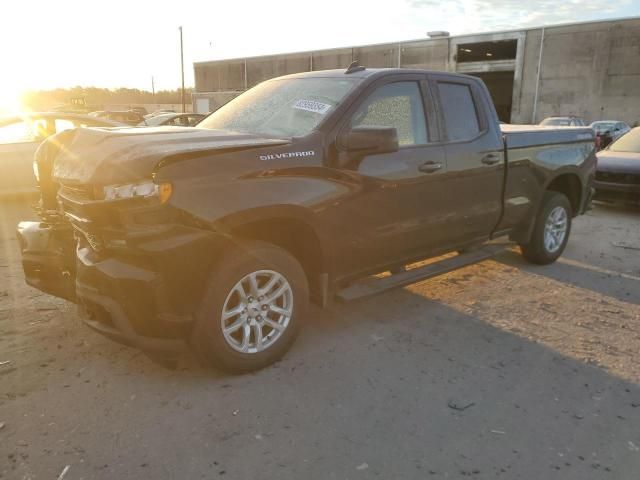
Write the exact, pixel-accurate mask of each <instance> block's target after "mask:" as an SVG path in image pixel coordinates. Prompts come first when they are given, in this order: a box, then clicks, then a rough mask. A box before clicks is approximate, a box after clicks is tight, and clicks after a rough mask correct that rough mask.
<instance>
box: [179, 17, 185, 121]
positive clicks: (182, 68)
mask: <svg viewBox="0 0 640 480" xmlns="http://www.w3.org/2000/svg"><path fill="white" fill-rule="evenodd" d="M180 69H181V71H182V94H181V98H182V113H185V112H184V49H183V46H182V27H180Z"/></svg>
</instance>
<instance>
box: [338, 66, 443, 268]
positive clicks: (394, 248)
mask: <svg viewBox="0 0 640 480" xmlns="http://www.w3.org/2000/svg"><path fill="white" fill-rule="evenodd" d="M383 80H384V81H383V82H378V83H376V84H374V85H373V86H372V87H370V88H369V89H368V90H367V91H366V93H365V94H364V96H363V98H362V100H361V101H360V102H359V103H357V106H355V107H354V108H352V110H351V112H350V113H349V114H348V115H347V118H348V120H347V121H346V122H345V124H344V125H343V126H342V127H341V132H345V131H348V130H349V129H351V128H353V127H363V126H376V127H393V128H395V129H396V130H397V132H398V140H399V150H398V151H396V152H393V153H384V154H372V155H364V156H356V155H353V154H351V153H348V152H344V151H343V152H341V153H340V157H341V159H340V163H341V164H342V165H343V169H344V170H345V171H348V172H350V175H351V177H352V178H353V180H354V182H356V183H357V185H358V187H357V191H358V193H356V194H355V195H353V196H351V197H350V198H348V199H346V200H345V201H344V202H343V204H342V205H341V208H340V212H341V213H340V215H339V217H337V218H335V219H334V222H335V225H336V228H339V231H340V236H339V238H337V244H338V248H337V251H338V252H339V256H340V257H341V258H340V261H339V265H337V269H338V270H339V271H338V275H340V274H341V273H342V274H345V275H349V274H355V273H357V272H364V271H367V270H369V271H371V270H374V269H375V268H377V267H381V266H386V265H390V264H393V263H396V262H398V263H399V262H403V261H404V260H407V259H410V258H412V257H416V256H420V255H424V254H425V253H426V252H429V251H430V250H432V249H434V248H436V247H437V245H438V244H439V243H440V241H441V239H442V238H443V232H442V229H441V227H442V225H443V224H444V223H445V222H446V215H443V210H442V209H443V203H444V199H445V198H446V187H445V185H443V184H442V182H441V181H440V179H441V178H442V176H443V173H444V172H445V171H446V163H445V154H444V149H443V147H442V146H441V145H439V144H437V143H436V141H437V140H438V127H437V122H436V121H435V113H434V110H433V103H432V102H431V97H430V95H429V93H428V90H427V88H428V87H427V83H426V81H425V80H426V78H425V77H424V76H422V75H416V74H398V75H396V76H393V77H385V78H384V79H383ZM338 144H339V140H338ZM339 225H340V227H339Z"/></svg>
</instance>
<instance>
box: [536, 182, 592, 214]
mask: <svg viewBox="0 0 640 480" xmlns="http://www.w3.org/2000/svg"><path fill="white" fill-rule="evenodd" d="M544 191H545V192H546V191H553V192H558V193H562V194H563V195H565V196H566V197H567V198H568V199H569V203H571V209H572V212H571V213H572V216H574V217H575V216H577V215H579V213H580V206H581V205H582V200H583V199H582V195H583V192H584V188H583V186H582V180H581V179H580V175H579V174H578V173H576V172H573V171H565V172H562V173H560V174H558V175H556V176H554V177H553V178H552V179H550V180H549V182H547V185H546V186H545V188H544Z"/></svg>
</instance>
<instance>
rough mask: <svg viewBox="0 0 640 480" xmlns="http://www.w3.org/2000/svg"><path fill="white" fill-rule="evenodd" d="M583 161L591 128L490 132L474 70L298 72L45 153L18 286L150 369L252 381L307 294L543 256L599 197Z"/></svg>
mask: <svg viewBox="0 0 640 480" xmlns="http://www.w3.org/2000/svg"><path fill="white" fill-rule="evenodd" d="M594 147H595V139H594V134H593V131H592V130H591V129H590V128H587V127H585V128H558V129H553V128H544V127H533V126H521V127H516V126H505V125H503V126H501V125H500V124H499V122H498V118H497V116H496V112H495V109H494V107H493V104H492V102H491V99H490V95H489V93H488V91H487V89H486V87H485V86H484V84H483V83H482V81H480V80H478V79H477V78H473V77H469V76H464V75H456V74H447V73H439V72H428V71H422V70H404V69H365V68H363V67H358V66H352V67H350V68H349V69H348V70H346V71H345V70H339V71H338V70H335V71H322V72H310V73H301V74H296V75H290V76H286V77H282V78H277V79H273V80H269V81H267V82H264V83H262V84H260V85H258V86H257V87H255V88H253V89H251V90H249V91H247V92H246V93H244V94H242V95H241V96H239V97H238V98H236V99H235V100H233V101H232V102H230V103H229V104H227V105H226V106H224V107H222V108H221V109H219V110H218V111H216V112H215V113H213V114H212V115H210V116H209V117H207V118H206V119H205V120H204V121H202V122H201V123H200V124H199V125H198V127H196V128H180V127H162V128H151V129H128V128H124V129H98V128H91V129H82V128H80V129H75V130H70V131H67V132H63V133H60V134H58V135H56V136H54V137H52V138H51V139H49V140H48V141H47V142H45V144H43V145H42V146H41V148H40V149H39V151H38V153H37V154H36V162H35V170H36V171H37V173H38V174H39V183H40V188H41V194H42V200H41V202H40V206H39V209H38V210H39V213H40V216H41V219H42V221H41V222H22V223H20V225H19V226H18V234H19V235H18V236H19V240H20V243H21V247H22V252H23V266H24V272H25V277H26V280H27V282H28V283H29V284H30V285H32V286H34V287H36V288H38V289H40V290H42V291H45V292H48V293H51V294H53V295H57V296H60V297H63V298H66V299H68V300H70V301H73V302H75V303H77V304H78V305H79V306H80V307H81V308H80V310H81V311H82V317H83V319H84V321H85V323H86V324H88V325H89V326H91V327H92V328H94V329H95V330H98V331H99V332H101V333H103V334H105V335H107V336H109V337H111V338H113V339H115V340H118V341H121V342H123V343H126V344H129V345H132V346H136V347H138V348H141V349H143V350H145V351H148V352H151V354H152V355H157V354H158V352H167V353H169V352H174V351H176V350H179V349H181V348H183V347H185V346H191V348H192V350H193V351H194V353H195V354H196V356H197V357H198V358H200V359H201V360H202V361H203V362H205V363H207V364H213V365H216V366H218V367H219V368H222V369H226V370H229V371H234V372H243V371H250V370H255V369H258V368H262V367H264V366H266V365H268V364H270V363H272V362H274V361H275V360H277V359H278V358H279V357H281V356H282V355H283V354H284V353H285V352H286V351H287V349H288V348H289V346H290V345H291V343H292V341H293V340H294V338H295V335H296V333H297V332H298V331H299V329H300V327H301V325H302V322H303V321H304V316H305V309H306V307H307V304H308V302H309V299H311V300H313V301H315V302H316V303H318V304H320V305H327V304H328V303H329V302H331V301H333V300H335V299H341V300H351V299H355V298H359V297H362V296H365V295H369V294H372V293H377V292H380V291H383V290H386V289H388V288H391V287H395V286H400V285H406V284H408V283H412V282H415V281H418V280H421V279H424V278H428V277H430V276H433V275H435V274H438V273H442V272H445V271H450V270H452V269H454V268H458V267H461V266H464V265H467V264H469V263H473V262H477V261H479V260H482V259H484V258H487V257H488V256H489V255H491V254H492V253H493V252H494V247H493V246H492V245H491V244H488V245H487V242H488V241H490V240H492V239H496V238H498V237H506V236H508V237H509V238H510V240H511V241H513V242H516V243H517V244H519V245H520V247H521V250H522V252H523V254H524V256H525V257H526V258H527V259H528V260H530V261H532V262H535V263H538V264H546V263H550V262H553V261H554V260H556V259H557V258H558V257H559V256H560V255H561V253H562V251H563V250H564V248H565V245H566V243H567V240H568V238H569V233H570V230H571V221H572V218H573V217H575V216H576V215H579V214H582V213H584V211H585V209H587V207H588V205H589V203H590V200H591V196H592V188H591V184H592V180H593V176H594V170H595V164H596V160H595V148H594ZM450 252H458V254H457V255H447V256H446V257H445V259H444V260H442V261H439V262H436V263H430V264H427V265H426V266H422V267H419V268H411V269H406V268H405V266H406V265H409V264H411V263H415V262H417V261H419V260H420V259H426V258H431V257H436V256H441V255H444V254H446V253H450ZM384 272H391V273H390V274H386V275H377V276H373V275H376V274H379V273H384ZM362 279H365V280H364V281H363V280H362Z"/></svg>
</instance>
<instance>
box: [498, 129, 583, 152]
mask: <svg viewBox="0 0 640 480" xmlns="http://www.w3.org/2000/svg"><path fill="white" fill-rule="evenodd" d="M500 130H501V131H502V133H503V135H504V136H505V138H506V142H507V148H527V147H538V146H544V145H555V144H558V143H565V144H566V143H581V142H592V143H593V142H595V133H594V132H593V130H592V129H591V127H542V126H539V125H500Z"/></svg>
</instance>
